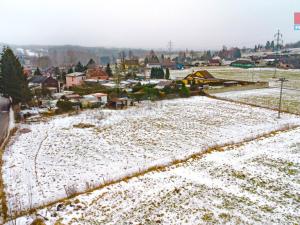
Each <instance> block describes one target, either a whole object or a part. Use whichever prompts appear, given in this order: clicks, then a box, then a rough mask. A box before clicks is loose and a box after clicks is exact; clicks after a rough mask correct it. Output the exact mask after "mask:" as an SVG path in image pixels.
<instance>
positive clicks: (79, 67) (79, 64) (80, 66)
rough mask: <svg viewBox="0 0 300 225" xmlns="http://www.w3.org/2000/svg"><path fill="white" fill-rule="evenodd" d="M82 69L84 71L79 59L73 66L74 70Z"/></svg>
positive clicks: (79, 70) (80, 70)
mask: <svg viewBox="0 0 300 225" xmlns="http://www.w3.org/2000/svg"><path fill="white" fill-rule="evenodd" d="M83 71H84V67H83V65H82V64H81V62H80V61H79V62H78V63H77V64H76V66H75V72H83Z"/></svg>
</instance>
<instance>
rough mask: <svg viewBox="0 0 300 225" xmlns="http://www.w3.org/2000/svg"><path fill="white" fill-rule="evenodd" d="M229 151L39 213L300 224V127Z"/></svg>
mask: <svg viewBox="0 0 300 225" xmlns="http://www.w3.org/2000/svg"><path fill="white" fill-rule="evenodd" d="M224 150H225V151H224V152H213V153H210V154H207V155H205V156H204V157H202V158H198V159H193V160H189V161H188V162H186V163H183V164H179V165H177V166H173V167H171V168H169V169H168V170H167V171H163V172H151V173H149V174H146V175H144V176H141V177H138V178H133V179H130V180H129V181H128V182H121V183H118V184H114V185H111V186H109V187H106V188H103V189H101V190H96V191H93V192H92V193H89V194H84V195H81V196H78V197H76V198H74V199H72V200H70V201H66V202H63V203H60V204H57V205H55V206H53V207H49V208H47V209H43V210H40V211H39V212H38V213H39V214H40V215H42V216H43V217H44V218H47V220H48V221H47V222H46V224H49V225H50V224H54V223H55V222H56V221H60V222H62V223H63V224H78V225H79V224H225V223H227V224H297V223H299V221H300V207H299V204H300V197H299V196H300V183H299V181H300V157H299V156H300V128H297V129H294V130H291V131H288V132H280V133H279V134H276V135H273V136H271V137H268V138H261V139H258V140H254V141H251V142H248V143H246V144H244V145H242V146H239V147H237V146H235V147H230V148H229V147H228V148H227V149H226V148H225V149H224ZM58 207H59V211H58V210H57V209H58ZM33 218H34V217H23V218H20V219H19V220H18V222H19V224H30V222H31V221H32V219H33Z"/></svg>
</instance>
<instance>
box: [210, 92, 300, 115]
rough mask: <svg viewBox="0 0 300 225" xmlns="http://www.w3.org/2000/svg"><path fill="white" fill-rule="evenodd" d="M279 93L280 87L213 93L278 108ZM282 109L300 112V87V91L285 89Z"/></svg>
mask: <svg viewBox="0 0 300 225" xmlns="http://www.w3.org/2000/svg"><path fill="white" fill-rule="evenodd" d="M279 93H280V89H278V88H265V89H255V90H248V91H232V92H224V93H217V94H213V95H215V96H218V97H222V98H227V99H232V100H238V101H241V102H246V103H252V104H256V105H260V106H265V107H270V108H273V109H278V107H279V106H278V105H279ZM282 109H283V110H287V111H289V112H291V113H300V89H299V91H296V90H287V89H284V90H283V95H282Z"/></svg>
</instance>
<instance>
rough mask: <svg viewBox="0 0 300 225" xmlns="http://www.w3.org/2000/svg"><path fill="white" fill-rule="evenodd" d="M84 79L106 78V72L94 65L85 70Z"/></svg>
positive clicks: (107, 77)
mask: <svg viewBox="0 0 300 225" xmlns="http://www.w3.org/2000/svg"><path fill="white" fill-rule="evenodd" d="M86 79H89V80H108V79H109V76H108V74H107V73H106V72H105V71H103V70H102V69H101V68H99V67H96V68H94V69H88V70H87V71H86Z"/></svg>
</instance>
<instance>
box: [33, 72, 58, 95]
mask: <svg viewBox="0 0 300 225" xmlns="http://www.w3.org/2000/svg"><path fill="white" fill-rule="evenodd" d="M28 85H29V87H30V88H41V89H42V88H47V89H49V90H51V91H53V92H58V91H59V90H58V88H59V85H58V81H57V80H55V79H54V78H53V77H51V76H48V77H47V76H43V75H37V76H33V77H32V78H30V79H29V84H28Z"/></svg>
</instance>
